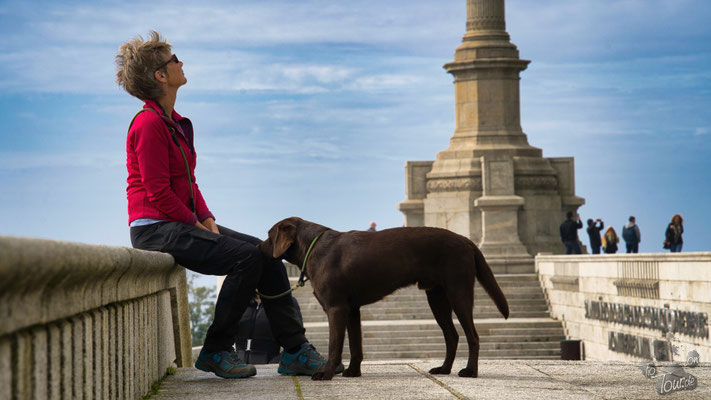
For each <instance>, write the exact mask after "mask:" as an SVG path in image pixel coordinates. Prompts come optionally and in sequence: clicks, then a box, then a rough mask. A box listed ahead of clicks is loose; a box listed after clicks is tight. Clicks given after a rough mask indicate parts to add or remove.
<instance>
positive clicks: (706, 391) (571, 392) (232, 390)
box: [152, 360, 711, 400]
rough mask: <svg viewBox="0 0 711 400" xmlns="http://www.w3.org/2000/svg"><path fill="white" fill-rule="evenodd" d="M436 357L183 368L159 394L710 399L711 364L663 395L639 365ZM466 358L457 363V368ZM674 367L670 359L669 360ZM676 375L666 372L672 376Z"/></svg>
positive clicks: (270, 398) (268, 399)
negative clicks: (291, 368) (219, 371)
mask: <svg viewBox="0 0 711 400" xmlns="http://www.w3.org/2000/svg"><path fill="white" fill-rule="evenodd" d="M437 365H438V361H435V360H392V361H379V362H376V361H373V362H365V363H363V368H362V369H363V376H362V377H360V378H344V377H342V376H340V375H339V376H337V377H335V378H334V379H333V380H332V381H328V382H316V381H312V380H311V379H310V378H309V377H305V376H301V377H298V378H294V377H288V376H281V375H279V374H277V372H276V365H262V366H258V367H257V376H255V377H252V378H248V379H237V380H226V379H221V378H218V377H216V376H214V375H212V374H208V373H204V372H201V371H198V370H196V369H193V368H183V369H180V370H178V373H177V374H176V375H173V376H170V377H169V378H168V379H167V380H166V381H165V382H164V383H163V385H162V387H161V389H160V391H159V393H158V395H156V396H155V397H153V398H152V399H161V400H169V399H170V400H177V399H201V398H205V399H208V398H211V399H264V400H279V399H349V400H352V399H408V400H409V399H423V400H424V399H427V400H434V399H510V400H513V399H545V400H555V399H660V398H662V399H711V364H709V363H704V364H702V365H701V366H699V367H696V368H684V370H685V372H687V373H690V374H692V375H694V376H695V377H696V378H697V380H698V384H697V387H696V389H694V390H685V391H680V392H676V393H671V394H665V395H660V394H658V393H657V385H658V384H659V383H660V382H663V381H662V380H663V379H667V378H664V377H662V376H661V373H663V372H664V370H665V367H662V366H660V367H658V370H659V372H660V375H658V376H657V377H655V378H651V379H649V378H646V377H645V376H644V374H643V372H642V370H641V369H640V368H639V367H638V366H637V365H636V364H634V363H623V362H601V361H547V360H515V361H508V360H480V361H479V378H476V379H471V378H459V377H457V376H456V373H453V374H452V375H449V376H442V375H435V376H432V375H429V374H428V373H427V372H426V371H428V370H429V369H430V368H432V367H435V366H437ZM464 365H465V361H459V362H456V363H455V367H456V369H454V370H453V371H458V370H459V369H461V368H463V367H464ZM665 365H666V366H668V365H669V364H665ZM668 376H669V375H667V377H668Z"/></svg>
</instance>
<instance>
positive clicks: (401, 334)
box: [291, 274, 565, 360]
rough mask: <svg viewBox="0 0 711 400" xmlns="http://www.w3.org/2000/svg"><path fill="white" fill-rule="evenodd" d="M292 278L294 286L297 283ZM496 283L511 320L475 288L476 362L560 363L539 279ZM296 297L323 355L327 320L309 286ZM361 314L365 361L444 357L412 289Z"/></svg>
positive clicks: (460, 350) (462, 346)
mask: <svg viewBox="0 0 711 400" xmlns="http://www.w3.org/2000/svg"><path fill="white" fill-rule="evenodd" d="M297 276H298V274H297ZM291 279H292V281H293V282H294V283H295V282H296V279H297V278H291ZM496 279H497V282H498V283H499V286H501V289H502V291H503V292H504V294H505V295H506V298H507V301H508V303H509V308H510V317H509V319H508V320H505V319H504V318H503V317H502V316H501V314H500V313H499V311H498V309H497V308H496V306H495V305H494V303H493V301H492V300H491V299H490V298H489V296H488V295H487V294H486V292H485V291H484V289H483V288H482V287H481V286H480V285H479V284H478V283H477V286H478V287H475V289H474V293H475V298H474V313H473V314H474V317H475V319H474V324H475V326H476V329H477V332H478V334H479V338H480V346H481V347H480V354H479V356H480V358H496V359H515V358H518V359H559V358H560V341H561V340H563V339H565V334H564V331H563V328H562V325H561V324H560V322H558V321H555V320H553V319H551V318H550V314H549V311H548V307H547V304H546V301H545V298H544V297H543V291H542V289H541V287H540V284H539V281H538V277H537V276H536V275H535V274H507V275H497V276H496ZM294 297H295V298H296V299H297V300H298V301H299V305H300V307H301V311H302V315H303V318H304V325H305V327H306V335H307V337H308V338H309V340H310V341H311V343H312V344H314V346H316V348H318V349H319V351H320V352H321V353H322V354H324V355H326V353H327V352H328V322H327V317H326V314H325V313H324V311H323V309H322V307H321V305H320V304H319V303H318V301H317V300H316V298H315V297H314V296H313V290H312V289H311V287H310V284H309V283H308V282H307V284H306V286H305V287H304V288H301V289H298V290H296V291H295V292H294ZM360 310H361V321H362V325H363V329H362V330H363V351H364V357H365V359H366V360H384V359H406V358H413V359H426V358H433V359H442V358H444V355H445V347H446V346H445V344H444V337H443V336H442V331H441V329H440V328H439V326H438V325H437V323H436V322H435V321H434V318H433V316H432V311H431V310H430V307H429V304H428V303H427V296H426V294H425V293H424V291H422V290H419V289H417V287H416V286H410V287H407V288H402V289H399V290H398V291H396V292H395V293H392V294H391V295H389V296H387V297H386V298H385V299H383V300H381V301H379V302H376V303H373V304H369V305H366V306H363V307H361V309H360ZM453 321H454V324H455V326H456V328H457V331H458V333H459V344H458V346H457V356H458V357H464V358H466V357H467V355H468V349H467V343H466V337H465V336H464V333H463V332H462V330H461V326H460V325H459V322H458V320H457V318H456V316H453ZM346 336H347V335H346ZM343 350H344V354H343V359H344V360H347V359H348V358H349V357H350V355H349V349H348V340H347V338H346V341H345V345H344V349H343Z"/></svg>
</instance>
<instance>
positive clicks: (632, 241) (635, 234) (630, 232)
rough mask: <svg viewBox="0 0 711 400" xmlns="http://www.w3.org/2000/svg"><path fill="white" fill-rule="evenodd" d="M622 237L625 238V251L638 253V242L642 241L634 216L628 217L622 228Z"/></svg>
mask: <svg viewBox="0 0 711 400" xmlns="http://www.w3.org/2000/svg"><path fill="white" fill-rule="evenodd" d="M622 239H625V245H626V246H627V253H639V242H641V241H642V233H640V231H639V226H637V220H636V218H635V217H630V219H629V222H628V223H627V224H626V225H625V226H624V228H622Z"/></svg>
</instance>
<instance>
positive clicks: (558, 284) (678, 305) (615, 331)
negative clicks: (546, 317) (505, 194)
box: [536, 253, 711, 363]
mask: <svg viewBox="0 0 711 400" xmlns="http://www.w3.org/2000/svg"><path fill="white" fill-rule="evenodd" d="M536 271H537V272H538V274H539V279H540V281H541V284H542V286H543V288H544V291H545V293H546V297H547V300H548V303H549V307H550V310H551V316H553V317H554V318H557V319H559V320H562V321H563V326H564V328H565V330H566V337H567V338H569V339H582V341H583V343H584V348H585V354H586V358H588V359H595V360H627V361H631V360H639V361H641V360H645V359H653V358H656V359H657V360H659V361H680V362H682V363H683V362H685V361H686V357H687V355H688V353H689V352H691V351H693V350H695V351H696V352H698V354H699V356H700V360H701V361H702V362H708V361H709V360H711V340H710V339H709V324H708V316H709V314H710V313H711V253H677V254H620V255H594V256H592V255H584V256H552V255H538V256H537V257H536ZM670 334H671V335H670ZM670 339H671V340H670ZM675 348H676V353H677V354H674V353H675V351H674V350H675Z"/></svg>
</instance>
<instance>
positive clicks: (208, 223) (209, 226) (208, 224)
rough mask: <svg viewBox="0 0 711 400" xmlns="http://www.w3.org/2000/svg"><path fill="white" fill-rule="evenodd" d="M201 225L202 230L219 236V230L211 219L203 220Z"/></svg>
mask: <svg viewBox="0 0 711 400" xmlns="http://www.w3.org/2000/svg"><path fill="white" fill-rule="evenodd" d="M198 223H199V222H198ZM201 225H202V227H203V229H205V230H208V231H210V232H214V233H216V234H218V235H219V234H220V230H219V229H217V224H216V223H215V220H214V219H212V218H205V219H204V220H203V221H202V224H201Z"/></svg>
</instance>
